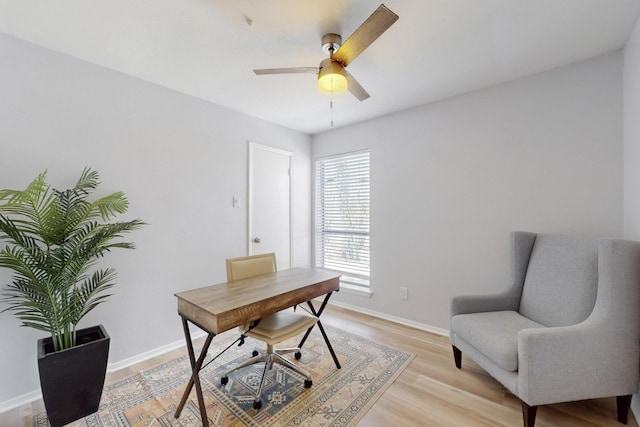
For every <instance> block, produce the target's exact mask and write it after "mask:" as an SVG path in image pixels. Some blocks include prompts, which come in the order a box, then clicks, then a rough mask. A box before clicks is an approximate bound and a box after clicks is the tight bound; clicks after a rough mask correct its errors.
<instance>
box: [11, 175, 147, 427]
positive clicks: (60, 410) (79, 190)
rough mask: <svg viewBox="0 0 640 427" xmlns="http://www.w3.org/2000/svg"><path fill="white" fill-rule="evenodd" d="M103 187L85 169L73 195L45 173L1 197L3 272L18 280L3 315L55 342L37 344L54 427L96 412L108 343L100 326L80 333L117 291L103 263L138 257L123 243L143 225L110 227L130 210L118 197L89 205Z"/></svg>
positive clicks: (130, 245)
mask: <svg viewBox="0 0 640 427" xmlns="http://www.w3.org/2000/svg"><path fill="white" fill-rule="evenodd" d="M98 179H99V176H98V173H97V172H96V171H93V170H91V169H90V168H85V169H84V171H83V172H82V174H81V175H80V178H79V179H78V182H77V183H76V185H75V186H74V187H73V188H70V189H68V190H64V191H58V190H55V189H52V188H51V187H50V186H49V184H47V182H46V171H45V172H43V173H41V174H40V175H39V176H38V177H37V178H36V179H35V180H33V182H31V183H30V184H29V185H28V186H27V187H26V188H25V189H24V190H0V243H4V247H3V248H2V247H1V246H0V267H4V268H7V269H9V270H11V271H12V273H13V275H12V277H11V282H10V283H8V284H7V285H6V286H5V287H4V288H3V289H2V296H3V301H4V302H6V303H7V308H5V310H3V311H10V312H13V313H14V314H15V315H16V317H17V318H18V319H19V320H20V321H21V323H22V326H26V327H31V328H35V329H38V330H41V331H46V332H48V333H49V334H50V336H49V337H47V338H43V339H41V340H39V341H38V347H39V348H38V369H39V373H40V384H41V389H42V394H43V399H44V403H45V407H46V410H47V417H48V418H49V422H50V423H51V425H52V426H58V425H64V424H67V423H70V422H71V421H74V420H76V419H79V418H82V417H84V416H87V415H89V414H91V413H94V412H96V411H97V410H98V406H99V403H100V398H101V396H102V388H103V386H104V378H105V374H106V368H107V358H108V351H109V336H108V335H107V333H106V331H105V330H104V328H103V327H102V325H98V326H94V327H91V328H85V329H77V326H78V323H79V322H80V320H81V319H82V318H83V317H84V316H85V315H87V313H89V312H90V311H91V310H93V309H94V308H95V307H96V306H98V305H99V304H100V303H102V302H104V301H105V299H107V298H108V297H109V296H110V295H109V294H108V293H107V291H108V290H109V289H110V288H111V287H112V286H114V284H115V277H116V273H115V270H114V269H113V268H97V262H98V260H99V259H100V258H102V257H103V256H104V255H105V254H106V253H107V252H109V251H110V250H111V249H115V248H124V249H133V248H134V245H133V243H130V242H124V241H122V236H123V234H125V233H127V232H130V231H132V230H135V229H137V228H139V227H141V226H142V225H143V224H144V223H143V222H142V221H140V220H132V221H125V222H109V221H111V220H112V218H114V217H115V216H117V215H118V214H122V213H124V212H126V210H127V208H128V205H129V202H128V200H127V199H126V197H125V196H124V194H123V193H121V192H116V193H113V194H110V195H107V196H104V197H101V198H97V199H96V200H93V201H89V200H88V198H89V195H90V194H91V192H92V191H93V190H95V189H96V188H97V186H98V183H99V181H98ZM94 362H97V365H98V366H97V367H91V366H90V365H91V364H92V363H94Z"/></svg>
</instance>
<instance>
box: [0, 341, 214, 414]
mask: <svg viewBox="0 0 640 427" xmlns="http://www.w3.org/2000/svg"><path fill="white" fill-rule="evenodd" d="M204 335H206V334H205V333H204V332H203V331H200V330H199V331H196V332H192V333H191V338H193V339H196V338H199V337H201V336H204ZM184 346H185V343H184V339H182V340H178V341H174V342H172V343H170V344H167V345H163V346H161V347H158V348H155V349H153V350H150V351H146V352H144V353H140V354H137V355H135V356H133V357H129V358H127V359H124V360H121V361H119V362H115V363H109V364H108V365H107V372H114V371H118V370H120V369H123V368H127V367H129V366H132V365H135V364H136V363H140V362H144V361H145V360H148V359H151V358H153V357H156V356H159V355H161V354H164V353H166V352H168V351H171V350H175V349H176V348H180V347H184ZM38 399H42V392H41V391H40V389H38V390H34V391H32V392H29V393H26V394H23V395H22V396H18V397H15V398H13V399H9V400H5V401H4V402H0V414H1V413H3V412H7V411H10V410H12V409H16V408H20V407H22V406H27V405H29V404H30V403H32V402H34V401H36V400H38Z"/></svg>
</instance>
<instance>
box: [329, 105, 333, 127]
mask: <svg viewBox="0 0 640 427" xmlns="http://www.w3.org/2000/svg"><path fill="white" fill-rule="evenodd" d="M329 109H330V110H331V127H333V99H332V100H331V101H329Z"/></svg>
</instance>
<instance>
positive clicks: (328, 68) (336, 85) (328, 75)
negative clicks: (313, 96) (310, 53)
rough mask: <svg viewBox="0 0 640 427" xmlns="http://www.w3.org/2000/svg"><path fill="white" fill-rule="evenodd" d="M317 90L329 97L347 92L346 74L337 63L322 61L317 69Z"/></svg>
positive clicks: (328, 60) (329, 59) (328, 59)
mask: <svg viewBox="0 0 640 427" xmlns="http://www.w3.org/2000/svg"><path fill="white" fill-rule="evenodd" d="M318 90H319V91H320V92H322V93H326V94H328V95H331V96H335V95H340V94H343V93H344V92H346V91H347V74H346V72H345V70H344V67H343V66H342V64H340V63H339V62H335V61H333V60H331V58H327V59H323V60H322V62H321V63H320V67H319V68H318Z"/></svg>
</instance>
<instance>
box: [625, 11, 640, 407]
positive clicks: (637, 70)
mask: <svg viewBox="0 0 640 427" xmlns="http://www.w3.org/2000/svg"><path fill="white" fill-rule="evenodd" d="M623 82H624V237H625V239H630V240H640V168H639V167H638V165H640V120H638V117H640V20H639V21H638V22H636V26H635V29H634V30H633V33H632V34H631V37H630V38H629V40H628V41H627V45H626V46H625V49H624V73H623ZM631 407H632V409H633V413H634V415H635V417H636V419H639V418H640V402H638V395H637V394H636V395H635V396H634V399H633V400H632V402H631Z"/></svg>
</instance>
